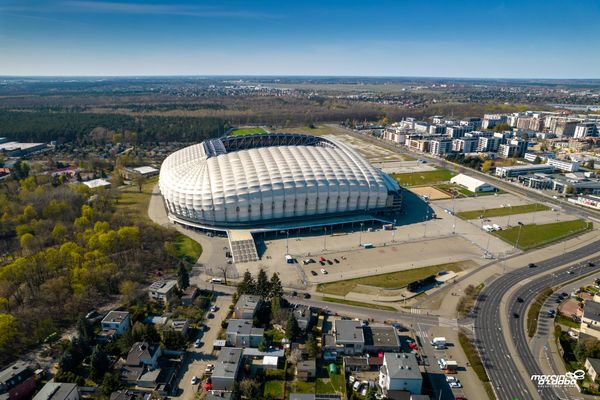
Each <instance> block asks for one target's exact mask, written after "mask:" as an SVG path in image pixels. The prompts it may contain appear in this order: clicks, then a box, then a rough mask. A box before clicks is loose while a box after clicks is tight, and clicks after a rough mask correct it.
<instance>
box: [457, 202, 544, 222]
mask: <svg viewBox="0 0 600 400" xmlns="http://www.w3.org/2000/svg"><path fill="white" fill-rule="evenodd" d="M549 209H550V207H548V206H546V205H544V204H539V203H534V204H523V205H518V206H512V207H499V208H490V209H487V210H472V211H462V212H459V213H456V215H458V216H459V217H460V218H462V219H476V218H479V217H480V216H483V217H484V218H492V217H503V216H506V215H515V214H526V213H531V212H537V211H546V210H549Z"/></svg>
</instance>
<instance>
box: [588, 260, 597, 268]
mask: <svg viewBox="0 0 600 400" xmlns="http://www.w3.org/2000/svg"><path fill="white" fill-rule="evenodd" d="M595 266H596V264H594V263H593V262H591V261H590V262H588V267H595Z"/></svg>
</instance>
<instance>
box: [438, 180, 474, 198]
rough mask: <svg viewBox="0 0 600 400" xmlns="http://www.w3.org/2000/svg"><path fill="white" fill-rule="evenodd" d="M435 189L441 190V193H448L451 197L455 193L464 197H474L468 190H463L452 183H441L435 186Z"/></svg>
mask: <svg viewBox="0 0 600 400" xmlns="http://www.w3.org/2000/svg"><path fill="white" fill-rule="evenodd" d="M435 187H436V188H437V189H439V190H442V191H444V192H446V193H448V194H449V195H453V194H454V193H457V194H461V195H463V196H466V197H472V196H475V193H473V192H471V191H470V190H469V189H467V188H464V187H462V186H458V185H455V184H453V183H442V184H439V185H435ZM459 197H460V196H459Z"/></svg>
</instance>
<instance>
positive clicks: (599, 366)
mask: <svg viewBox="0 0 600 400" xmlns="http://www.w3.org/2000/svg"><path fill="white" fill-rule="evenodd" d="M587 362H589V363H590V364H591V365H592V368H594V371H596V372H600V358H589V357H588V359H587Z"/></svg>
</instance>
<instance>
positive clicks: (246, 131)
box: [229, 128, 267, 136]
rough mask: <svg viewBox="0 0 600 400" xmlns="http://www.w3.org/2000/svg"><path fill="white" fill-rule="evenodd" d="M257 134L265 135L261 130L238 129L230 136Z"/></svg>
mask: <svg viewBox="0 0 600 400" xmlns="http://www.w3.org/2000/svg"><path fill="white" fill-rule="evenodd" d="M257 133H267V131H265V130H264V129H263V128H238V129H234V130H232V131H231V132H230V133H229V135H230V136H241V135H254V134H257Z"/></svg>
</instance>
